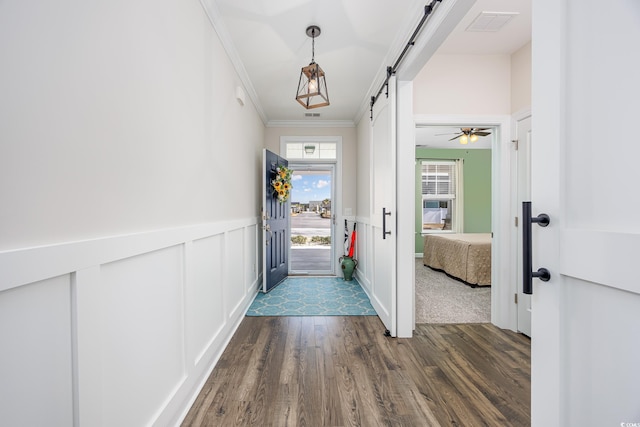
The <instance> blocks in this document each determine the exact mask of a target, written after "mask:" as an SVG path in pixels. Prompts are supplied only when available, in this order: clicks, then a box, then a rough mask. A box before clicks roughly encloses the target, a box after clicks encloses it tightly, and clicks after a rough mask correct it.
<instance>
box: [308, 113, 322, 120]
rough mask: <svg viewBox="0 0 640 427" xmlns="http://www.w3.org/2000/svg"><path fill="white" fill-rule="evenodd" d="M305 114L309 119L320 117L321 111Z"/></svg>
mask: <svg viewBox="0 0 640 427" xmlns="http://www.w3.org/2000/svg"><path fill="white" fill-rule="evenodd" d="M304 116H305V117H306V118H307V119H310V118H316V117H320V113H304Z"/></svg>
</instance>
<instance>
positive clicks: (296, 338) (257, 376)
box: [183, 316, 531, 427]
mask: <svg viewBox="0 0 640 427" xmlns="http://www.w3.org/2000/svg"><path fill="white" fill-rule="evenodd" d="M384 329H385V328H384V327H383V325H382V323H381V322H380V319H378V318H377V317H375V316H363V317H359V316H351V317H246V318H245V319H244V320H243V322H242V324H241V325H240V327H239V329H238V331H237V332H236V334H235V335H234V337H233V338H232V340H231V342H230V344H229V346H228V347H227V349H226V350H225V352H224V354H223V355H222V357H221V359H220V361H219V362H218V364H217V365H216V367H215V369H214V370H213V372H212V374H211V376H210V377H209V379H208V380H207V382H206V384H205V386H204V388H203V390H202V391H201V392H200V395H199V396H198V398H197V399H196V401H195V403H194V404H193V407H192V408H191V410H190V411H189V413H188V414H187V416H186V418H185V420H184V423H183V425H184V426H234V425H237V426H465V427H467V426H528V425H530V424H531V422H530V389H531V385H530V341H529V339H528V338H526V337H524V336H522V335H519V334H516V333H513V332H511V331H502V330H500V329H498V328H497V327H495V326H493V325H491V324H461V325H418V326H417V329H416V331H415V333H414V337H413V338H411V339H396V338H388V337H385V336H384V335H383V331H384Z"/></svg>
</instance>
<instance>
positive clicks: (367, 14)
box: [204, 0, 531, 130]
mask: <svg viewBox="0 0 640 427" xmlns="http://www.w3.org/2000/svg"><path fill="white" fill-rule="evenodd" d="M443 1H444V2H446V1H449V0H443ZM204 3H205V5H207V7H210V8H213V9H215V10H216V15H217V16H218V17H219V19H218V20H217V22H216V30H217V31H218V33H219V34H220V36H221V39H222V40H223V42H225V47H226V48H227V50H231V52H230V56H231V57H232V59H235V65H236V68H238V70H239V74H240V76H241V78H243V77H244V80H245V85H246V86H247V90H248V92H249V96H250V97H252V98H254V100H255V101H256V104H257V105H256V107H257V109H258V111H259V113H260V114H261V116H262V118H263V120H264V121H265V122H271V123H273V122H277V121H302V120H308V118H306V117H305V116H304V113H308V112H314V113H320V115H321V116H320V117H319V118H318V119H313V120H330V121H354V120H356V119H358V117H356V116H357V115H358V113H359V112H360V111H362V107H363V105H364V104H365V103H366V102H367V100H368V99H369V98H370V97H371V95H373V94H374V93H373V92H375V91H377V89H378V87H376V85H380V83H381V82H375V81H374V79H375V77H376V76H377V75H379V74H378V73H379V72H380V71H381V70H384V69H385V68H386V67H387V66H389V65H392V64H393V63H394V62H395V60H396V59H397V57H398V55H399V54H400V51H401V50H402V48H404V45H405V44H406V41H407V40H408V38H409V35H410V34H411V33H412V32H413V30H414V29H415V26H416V23H417V21H418V20H419V19H420V17H421V16H422V13H423V10H424V6H425V5H426V4H428V3H429V2H425V1H424V0H394V1H393V2H389V1H388V0H342V1H340V0H324V1H311V0H268V1H265V0H204ZM530 9H531V0H478V1H477V2H476V3H475V5H474V6H473V7H472V8H471V10H470V12H469V13H468V14H467V16H466V17H465V18H464V19H463V20H462V21H461V23H460V25H458V27H457V28H456V29H455V30H454V32H453V33H452V34H451V35H450V37H449V39H447V40H446V41H445V43H444V44H443V45H442V47H441V51H442V52H445V53H475V54H482V53H492V54H493V53H512V52H513V51H515V50H517V49H518V48H520V47H521V46H523V45H524V44H525V43H526V42H527V41H528V40H530V34H531V24H530V22H531V19H530ZM483 10H484V11H494V12H495V11H502V12H504V11H509V12H519V13H520V15H518V17H517V18H515V19H513V20H512V21H511V22H509V23H508V24H507V25H506V26H505V28H504V29H503V30H502V31H500V32H499V33H477V32H476V33H465V32H464V29H465V28H466V27H467V25H468V23H469V22H470V21H471V20H473V19H474V18H475V17H476V16H477V15H478V13H480V11H483ZM309 25H318V26H320V28H321V29H322V34H321V35H320V36H319V37H316V42H315V60H316V62H317V63H318V64H319V65H320V66H321V67H322V68H323V70H324V71H325V73H326V80H327V87H328V91H329V98H330V101H331V105H330V106H328V107H322V108H318V109H314V110H306V109H304V108H303V107H302V106H300V104H298V103H297V102H296V101H295V92H296V89H297V85H298V77H299V75H300V69H301V67H303V66H306V65H308V64H309V62H310V61H311V38H309V37H308V36H307V35H306V33H305V30H306V28H307V27H308V26H309ZM427 25H428V23H427ZM454 130H455V129H454Z"/></svg>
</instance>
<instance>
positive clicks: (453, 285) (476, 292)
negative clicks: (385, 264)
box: [416, 258, 491, 323]
mask: <svg viewBox="0 0 640 427" xmlns="http://www.w3.org/2000/svg"><path fill="white" fill-rule="evenodd" d="M490 321H491V287H489V286H485V287H477V288H472V287H471V286H469V285H466V284H464V283H462V282H460V281H458V280H455V279H452V278H451V277H449V276H447V275H446V274H445V273H443V272H440V271H435V270H432V269H431V268H429V267H425V266H424V265H422V258H419V259H418V258H416V323H488V322H490Z"/></svg>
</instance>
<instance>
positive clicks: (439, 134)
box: [433, 132, 455, 136]
mask: <svg viewBox="0 0 640 427" xmlns="http://www.w3.org/2000/svg"><path fill="white" fill-rule="evenodd" d="M444 135H455V133H453V132H451V133H436V134H435V135H433V136H444Z"/></svg>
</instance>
